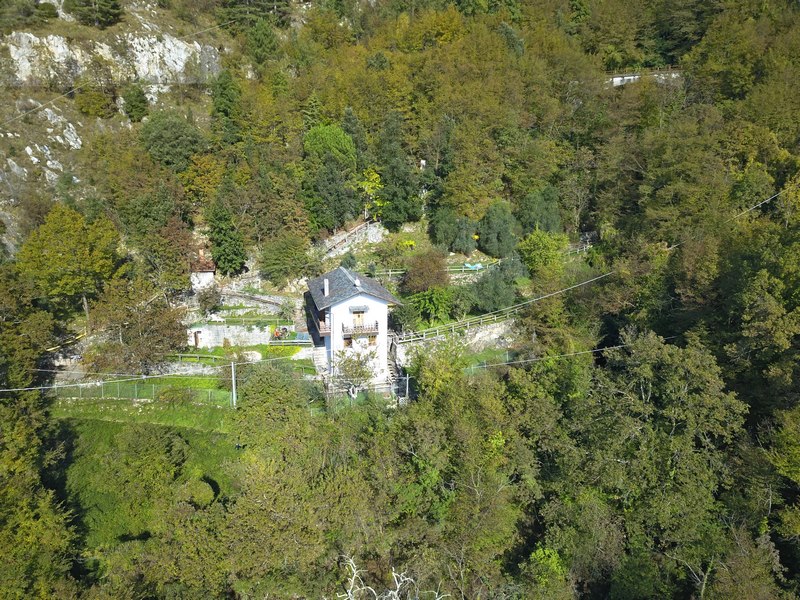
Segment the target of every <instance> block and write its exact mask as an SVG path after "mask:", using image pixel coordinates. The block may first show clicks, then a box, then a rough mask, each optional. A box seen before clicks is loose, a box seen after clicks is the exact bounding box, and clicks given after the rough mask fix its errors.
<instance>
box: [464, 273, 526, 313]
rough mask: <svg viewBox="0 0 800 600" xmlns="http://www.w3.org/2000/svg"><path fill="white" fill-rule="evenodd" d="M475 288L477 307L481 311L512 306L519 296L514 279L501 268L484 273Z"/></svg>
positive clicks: (485, 311) (491, 310)
mask: <svg viewBox="0 0 800 600" xmlns="http://www.w3.org/2000/svg"><path fill="white" fill-rule="evenodd" d="M474 289H475V308H476V309H477V310H478V311H479V312H481V313H487V312H493V311H495V310H500V309H501V308H506V307H507V306H511V305H513V304H514V300H515V299H516V296H517V293H516V288H515V287H514V279H513V278H511V277H509V274H507V273H504V272H503V271H502V270H501V269H499V268H498V269H491V270H490V271H487V272H486V273H484V275H483V276H482V277H481V278H480V279H479V280H478V282H477V283H476V284H475V288H474Z"/></svg>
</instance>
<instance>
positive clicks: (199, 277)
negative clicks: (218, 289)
mask: <svg viewBox="0 0 800 600" xmlns="http://www.w3.org/2000/svg"><path fill="white" fill-rule="evenodd" d="M189 280H190V281H191V282H192V291H193V292H199V291H200V290H202V289H203V288H207V287H208V286H210V285H213V284H214V273H212V272H210V271H203V272H201V273H191V274H190V275H189Z"/></svg>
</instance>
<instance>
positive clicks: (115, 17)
mask: <svg viewBox="0 0 800 600" xmlns="http://www.w3.org/2000/svg"><path fill="white" fill-rule="evenodd" d="M64 10H66V11H67V12H68V13H70V14H71V15H73V16H74V17H75V18H76V19H78V21H79V22H81V23H83V24H84V25H93V26H95V27H99V28H100V29H105V28H106V27H110V26H111V25H114V24H115V23H117V22H119V20H120V19H121V18H122V15H123V10H122V6H121V5H120V3H119V1H118V0H65V2H64Z"/></svg>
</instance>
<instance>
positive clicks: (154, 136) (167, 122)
mask: <svg viewBox="0 0 800 600" xmlns="http://www.w3.org/2000/svg"><path fill="white" fill-rule="evenodd" d="M139 137H140V139H141V142H142V145H143V146H144V148H145V149H146V150H147V151H148V152H149V153H150V156H152V157H153V160H155V161H157V162H160V163H161V164H163V165H164V166H165V167H168V168H169V169H172V170H173V171H176V172H180V171H185V170H186V169H187V168H188V167H189V159H190V158H191V156H192V155H193V154H195V153H196V152H199V151H200V150H201V149H202V147H203V136H202V134H201V133H200V131H199V130H198V129H197V128H196V127H194V126H193V125H192V124H191V123H189V122H188V121H186V119H184V118H183V117H182V116H180V115H178V114H177V113H174V112H157V113H154V114H152V115H151V116H150V117H149V118H148V121H147V123H145V124H144V125H143V126H142V129H141V132H140V134H139Z"/></svg>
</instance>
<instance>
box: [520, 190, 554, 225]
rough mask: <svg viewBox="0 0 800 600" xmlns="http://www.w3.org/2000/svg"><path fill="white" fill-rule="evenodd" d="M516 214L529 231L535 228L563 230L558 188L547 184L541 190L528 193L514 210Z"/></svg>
mask: <svg viewBox="0 0 800 600" xmlns="http://www.w3.org/2000/svg"><path fill="white" fill-rule="evenodd" d="M514 215H515V216H516V218H517V221H519V224H520V225H521V226H522V231H524V232H526V233H528V232H531V231H533V230H535V229H542V230H544V231H550V232H557V231H561V212H560V210H559V207H558V190H556V188H554V187H553V186H552V185H547V186H545V187H543V188H542V189H540V190H536V191H534V192H530V193H528V194H526V195H525V196H524V197H523V198H522V200H520V201H519V204H518V205H517V207H516V210H515V211H514Z"/></svg>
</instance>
